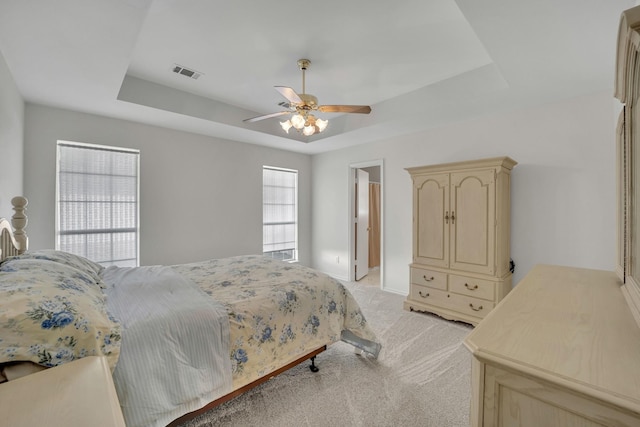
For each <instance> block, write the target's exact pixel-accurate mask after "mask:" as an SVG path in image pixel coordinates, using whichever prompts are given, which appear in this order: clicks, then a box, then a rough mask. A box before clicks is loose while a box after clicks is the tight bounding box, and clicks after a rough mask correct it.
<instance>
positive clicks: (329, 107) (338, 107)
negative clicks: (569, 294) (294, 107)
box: [318, 105, 371, 114]
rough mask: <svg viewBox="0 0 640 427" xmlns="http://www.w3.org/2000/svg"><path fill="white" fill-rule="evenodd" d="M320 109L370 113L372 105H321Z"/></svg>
mask: <svg viewBox="0 0 640 427" xmlns="http://www.w3.org/2000/svg"><path fill="white" fill-rule="evenodd" d="M318 111H321V112H323V113H359V114H369V113H370V112H371V107H369V106H368V105H320V106H319V107H318Z"/></svg>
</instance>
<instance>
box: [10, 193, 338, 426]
mask: <svg viewBox="0 0 640 427" xmlns="http://www.w3.org/2000/svg"><path fill="white" fill-rule="evenodd" d="M28 203H29V202H28V201H27V199H26V198H24V197H20V196H17V197H14V198H13V199H11V204H12V205H13V210H14V211H15V213H14V214H13V216H12V217H11V223H9V221H8V220H7V219H5V218H0V261H3V260H4V259H6V258H7V257H10V256H16V255H20V254H22V253H23V252H25V251H26V250H27V249H28V246H29V238H28V237H27V234H26V232H25V228H26V226H27V222H28V219H27V215H26V213H25V211H26V210H27V209H26V206H27V204H28ZM326 349H327V345H323V346H321V347H319V348H316V349H315V350H312V351H311V352H309V353H307V354H305V355H303V356H302V357H300V358H298V359H296V360H294V361H293V362H291V363H289V364H287V365H285V366H283V367H281V368H279V369H276V370H275V371H273V372H271V373H269V374H267V375H265V376H263V377H260V378H258V379H257V380H255V381H253V382H251V383H249V384H246V385H244V386H242V387H240V388H238V389H236V390H233V391H231V392H229V393H228V394H226V395H224V396H221V397H219V398H218V399H216V400H214V401H213V402H210V403H208V404H207V405H205V406H204V407H202V408H200V409H198V410H196V411H193V412H189V413H187V414H185V415H183V416H181V417H179V418H177V419H175V420H174V421H172V422H171V423H170V424H169V426H172V427H175V426H178V425H180V424H183V423H185V422H187V421H189V420H190V419H192V418H195V417H197V416H198V415H201V414H203V413H205V412H207V411H209V410H211V409H213V408H215V407H216V406H218V405H221V404H223V403H225V402H227V401H229V400H231V399H233V398H235V397H237V396H239V395H241V394H243V393H245V392H246V391H249V390H251V389H252V388H255V387H257V386H259V385H261V384H262V383H264V382H266V381H268V380H270V379H271V378H273V377H275V376H277V375H279V374H281V373H283V372H285V371H287V370H289V369H291V368H293V367H294V366H297V365H299V364H300V363H302V362H304V361H306V360H309V359H310V360H311V365H310V366H309V369H311V371H312V372H318V370H319V369H318V367H317V366H316V365H315V358H316V356H317V355H318V354H320V353H322V352H323V351H325V350H326Z"/></svg>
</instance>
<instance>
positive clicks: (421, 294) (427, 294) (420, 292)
mask: <svg viewBox="0 0 640 427" xmlns="http://www.w3.org/2000/svg"><path fill="white" fill-rule="evenodd" d="M418 295H420V296H421V297H422V298H426V297H428V296H429V293H426V294H423V293H422V291H418Z"/></svg>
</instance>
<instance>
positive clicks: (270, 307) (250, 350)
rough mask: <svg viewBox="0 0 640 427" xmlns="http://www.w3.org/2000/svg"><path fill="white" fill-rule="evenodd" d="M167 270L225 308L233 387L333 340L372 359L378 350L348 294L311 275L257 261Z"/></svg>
mask: <svg viewBox="0 0 640 427" xmlns="http://www.w3.org/2000/svg"><path fill="white" fill-rule="evenodd" d="M172 268H173V269H174V270H175V271H177V272H178V273H180V274H182V275H183V276H185V277H187V278H188V279H190V280H192V281H193V282H195V283H196V284H198V285H199V286H200V288H201V289H202V290H203V291H204V292H206V293H207V294H209V295H212V296H213V297H214V298H215V299H216V300H217V301H218V302H220V303H222V304H223V305H224V306H225V307H226V309H227V313H228V315H229V321H230V329H231V330H230V334H231V348H230V357H231V360H232V369H233V387H234V388H238V387H242V386H243V385H245V384H248V383H250V382H251V381H254V380H256V379H258V378H259V377H261V376H263V375H266V374H268V373H270V372H272V371H274V370H276V369H278V368H280V367H282V366H284V365H286V364H287V363H290V362H292V361H294V360H296V359H298V358H299V357H300V356H302V355H304V354H307V353H309V352H310V351H312V350H314V349H316V348H319V347H321V346H323V345H326V344H331V343H333V342H336V341H339V340H340V339H341V337H342V335H343V332H344V331H348V335H349V337H350V339H349V342H350V343H351V344H354V345H357V346H360V344H362V346H361V348H363V349H364V350H366V351H368V352H369V353H372V354H373V355H374V356H377V353H378V352H379V350H380V345H379V344H378V343H376V342H375V341H376V337H375V335H374V333H373V332H372V331H371V329H370V328H369V326H368V324H367V321H366V319H365V317H364V315H363V314H362V311H361V310H360V307H359V306H358V304H357V302H356V301H355V299H354V298H353V296H352V295H351V294H350V293H349V291H348V290H347V289H346V288H345V287H344V286H343V285H342V284H341V283H340V282H339V281H337V280H335V279H333V278H331V277H329V276H327V275H325V274H322V273H320V272H318V271H315V270H313V269H310V268H307V267H304V266H301V265H298V264H291V263H286V262H282V261H278V260H273V259H270V258H266V257H263V256H259V255H253V256H240V257H232V258H224V259H216V260H210V261H204V262H198V263H192V264H182V265H176V266H172Z"/></svg>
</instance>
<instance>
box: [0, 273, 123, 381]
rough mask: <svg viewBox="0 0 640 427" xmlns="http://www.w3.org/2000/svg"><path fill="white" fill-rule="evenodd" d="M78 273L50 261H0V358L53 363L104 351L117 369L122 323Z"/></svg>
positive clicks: (8, 360)
mask: <svg viewBox="0 0 640 427" xmlns="http://www.w3.org/2000/svg"><path fill="white" fill-rule="evenodd" d="M52 265H53V266H52ZM36 266H38V267H36ZM78 273H80V272H78V270H76V269H74V268H72V267H69V266H65V265H62V264H57V265H56V263H55V262H53V261H48V260H21V261H20V262H17V261H16V260H13V261H10V262H5V263H3V264H2V265H1V266H0V363H5V362H18V361H30V362H34V363H37V364H39V365H42V366H46V367H52V366H57V365H61V364H63V363H66V362H70V361H72V360H75V359H79V358H82V357H86V356H106V357H107V360H108V362H109V366H110V367H111V370H112V371H113V369H115V366H116V362H117V361H118V356H119V354H120V325H119V324H118V323H117V322H116V321H115V320H114V319H113V318H112V317H111V316H109V314H108V312H107V308H106V302H105V296H104V294H103V293H102V290H101V289H100V288H99V287H98V286H95V285H89V284H87V282H86V280H85V279H86V278H83V277H82V275H81V274H78Z"/></svg>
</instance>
